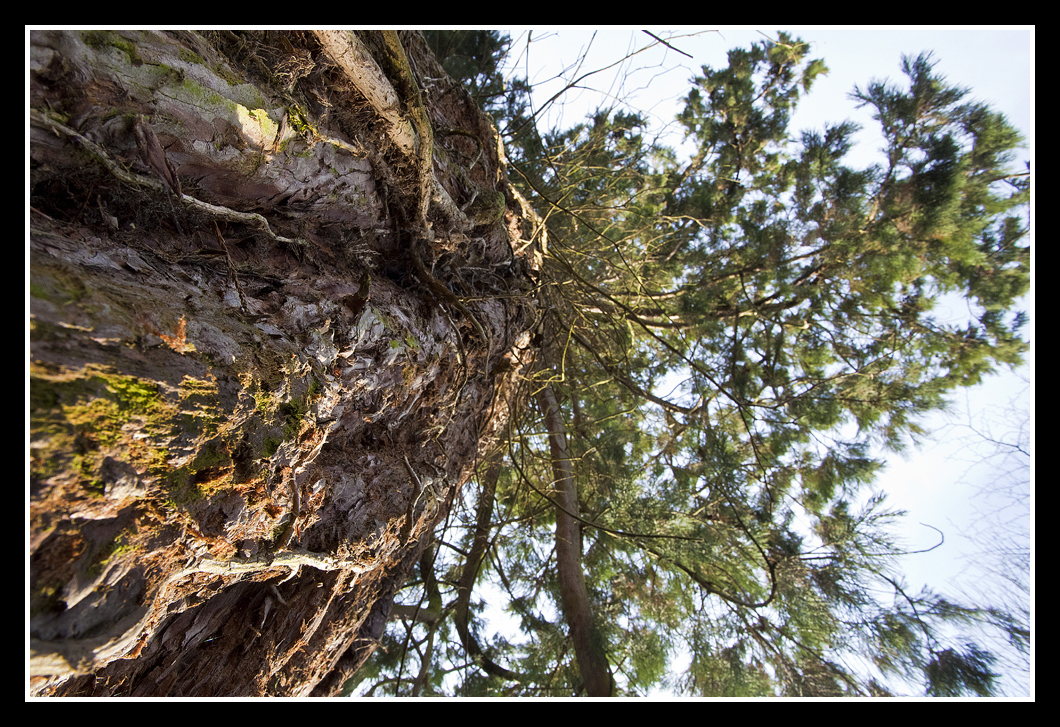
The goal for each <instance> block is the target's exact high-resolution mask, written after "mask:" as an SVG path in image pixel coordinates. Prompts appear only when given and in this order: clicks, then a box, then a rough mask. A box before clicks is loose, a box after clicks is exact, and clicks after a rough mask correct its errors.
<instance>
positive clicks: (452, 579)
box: [358, 34, 1030, 696]
mask: <svg viewBox="0 0 1060 727" xmlns="http://www.w3.org/2000/svg"><path fill="white" fill-rule="evenodd" d="M445 40H446V39H445V38H443V37H439V38H435V39H433V40H432V42H436V43H439V44H444V42H445ZM449 40H450V41H453V42H452V43H451V44H450V45H449V46H446V47H449V48H456V47H457V45H458V44H457V43H456V41H457V40H459V41H460V45H459V47H461V48H464V47H466V48H470V49H472V53H471V54H472V55H475V54H477V55H475V57H476V58H478V59H479V60H480V61H481V59H482V57H483V56H484V55H485V56H486V57H489V58H491V59H492V65H490V64H488V63H487V64H485V65H483V64H482V63H479V64H478V65H474V64H472V63H471V62H470V60H468V59H467V58H465V61H467V62H466V63H465V64H464V65H465V66H466V67H467V68H470V69H472V70H470V71H467V72H466V73H467V75H468V77H469V78H472V79H473V84H472V87H473V88H474V89H476V90H483V89H491V91H490V93H492V94H494V95H491V96H490V97H489V100H488V101H487V102H486V104H487V108H488V109H490V110H492V111H493V112H494V115H495V118H497V119H498V122H499V125H500V126H501V128H502V132H503V131H504V130H505V129H506V130H507V132H506V133H507V134H508V137H507V138H508V150H507V151H508V154H509V158H510V160H511V166H510V168H509V174H510V175H511V177H512V179H513V181H514V182H516V184H517V185H518V186H519V187H520V188H521V189H522V190H523V192H524V195H525V196H526V197H527V199H528V200H529V201H530V203H531V205H532V206H533V207H534V208H535V209H536V210H537V211H538V212H539V213H540V215H541V223H542V224H541V230H542V233H541V234H542V235H545V236H546V239H545V249H546V250H547V256H546V258H545V260H544V268H543V270H542V271H541V293H540V295H541V310H542V317H543V318H542V323H541V329H540V331H541V334H540V335H541V336H542V343H541V353H540V355H539V360H538V362H537V368H536V370H535V372H534V374H533V375H532V376H531V377H529V378H528V379H527V380H526V381H525V382H524V390H523V396H522V398H521V401H522V408H521V409H519V410H518V411H519V414H518V416H517V417H516V419H515V421H514V422H513V428H512V430H511V432H510V436H509V437H508V441H507V443H506V445H505V449H504V451H503V452H499V453H498V455H497V457H498V459H496V460H494V461H492V462H489V463H486V464H485V465H484V466H483V475H482V487H481V488H480V490H479V491H478V492H476V493H469V494H468V495H467V497H468V502H467V503H466V510H465V511H464V512H463V513H461V512H460V511H459V508H455V509H454V517H453V519H452V521H451V525H450V527H449V528H448V529H447V530H445V531H444V532H439V533H438V545H437V547H436V548H435V549H434V550H433V551H429V556H430V557H426V558H425V561H424V564H423V565H424V567H423V569H422V578H421V579H419V580H417V582H415V583H410V584H409V585H408V587H407V590H406V592H405V593H404V594H403V596H404V598H405V599H406V600H407V601H412V602H415V601H416V600H420V601H421V603H423V604H427V603H428V602H429V603H430V604H431V607H432V609H433V608H434V607H435V605H437V607H438V608H437V609H436V611H441V612H442V613H445V614H447V615H451V616H452V618H448V617H447V618H442V619H437V620H433V621H430V622H427V621H425V620H423V619H420V620H418V621H417V620H413V619H406V620H405V621H404V622H402V623H400V624H396V625H395V627H394V628H392V629H391V630H390V632H389V633H388V635H387V639H388V643H387V644H386V648H385V650H382V651H381V653H380V657H379V660H378V661H377V662H375V663H373V664H372V665H370V667H368V668H366V669H365V670H363V671H362V673H361V674H360V675H359V678H360V679H361V684H360V685H359V687H358V692H359V693H372V694H377V695H379V694H412V693H416V694H430V693H434V694H443V693H444V694H457V695H512V694H520V695H556V696H563V695H572V694H575V695H576V694H586V693H589V694H592V693H593V690H592V688H591V687H589V686H588V685H589V684H590V683H591V681H592V677H593V675H592V674H591V673H590V672H591V668H590V667H589V666H588V665H587V664H586V663H585V662H586V660H587V658H588V657H586V656H585V655H584V654H583V652H582V651H580V650H579V649H578V644H577V637H576V635H575V634H572V631H574V630H575V629H574V626H573V621H574V619H575V616H577V614H572V613H571V607H570V605H569V604H568V603H567V601H566V599H565V597H564V595H563V593H562V590H563V584H562V580H563V577H562V573H561V572H560V570H559V568H561V567H562V566H557V561H560V562H562V558H563V547H564V546H563V545H562V544H561V543H560V542H559V539H558V538H557V537H556V533H557V532H558V531H559V529H560V528H561V527H565V526H564V523H567V525H568V526H569V524H570V523H571V522H574V523H576V526H577V527H576V531H577V533H578V538H575V539H576V540H577V539H580V542H575V543H573V544H572V547H573V548H574V549H575V551H576V553H577V557H578V559H579V560H580V563H581V568H582V574H583V576H584V579H585V585H586V588H587V594H588V603H587V605H588V608H589V609H590V611H591V613H590V615H591V622H592V626H591V629H590V631H589V632H588V636H589V638H590V639H591V641H592V649H593V653H594V654H596V655H599V656H602V659H603V663H602V667H601V668H603V669H605V670H606V671H607V672H608V673H609V675H610V678H611V680H612V683H611V689H610V692H611V693H613V694H629V695H635V694H644V693H647V692H648V691H649V690H652V689H656V688H660V687H665V688H667V689H670V690H672V691H674V692H676V693H686V694H691V695H702V696H723V695H724V696H757V695H789V696H796V695H804V696H840V695H879V694H890V693H892V692H895V691H896V690H897V691H898V692H901V693H912V694H917V693H919V694H927V695H938V696H952V695H962V694H965V695H989V694H992V693H993V692H994V689H995V678H996V675H995V674H994V673H993V671H992V668H993V666H992V665H993V657H992V656H991V654H989V653H988V652H986V651H985V650H983V649H982V648H981V647H980V646H979V645H977V643H976V642H975V634H976V629H978V628H980V627H981V626H980V625H981V624H983V623H986V622H987V621H990V622H993V623H1004V622H1005V621H1004V619H1003V618H998V614H993V613H985V612H982V611H979V610H977V609H974V608H971V607H967V606H963V605H961V604H957V603H954V602H952V601H951V600H948V599H947V598H945V597H943V596H941V595H939V594H936V593H933V592H930V591H922V592H912V591H910V590H909V589H908V588H907V586H906V585H905V584H904V582H903V581H902V577H901V574H900V573H899V572H897V570H896V568H895V563H896V558H897V556H898V555H899V554H900V552H901V551H900V548H899V547H898V546H897V545H896V544H895V543H894V542H893V540H892V538H891V536H890V535H889V532H890V531H889V523H891V522H892V521H893V519H894V518H896V517H899V516H900V515H901V513H897V512H892V511H889V510H888V509H887V507H886V504H885V502H884V496H883V495H882V494H873V489H872V487H871V486H872V484H873V482H874V476H875V474H876V472H877V471H878V470H879V468H880V466H881V460H880V457H881V455H882V454H883V453H884V452H885V451H886V450H887V449H900V448H901V447H902V446H903V444H904V443H906V442H908V441H909V438H910V437H913V436H916V435H917V434H918V433H920V430H919V429H918V421H919V419H920V417H921V415H923V414H925V413H926V412H929V411H931V410H934V409H938V408H940V407H942V406H943V405H944V404H945V402H946V397H947V395H948V393H949V392H952V391H953V390H954V389H956V388H957V387H963V386H969V385H973V384H976V383H978V382H979V381H981V380H982V379H983V377H984V376H986V375H988V374H989V373H990V372H992V371H993V370H994V369H995V368H996V367H998V366H1000V365H1012V366H1014V365H1016V364H1018V363H1020V362H1021V361H1022V359H1023V356H1024V354H1025V353H1026V350H1027V345H1026V343H1025V341H1024V340H1023V339H1022V338H1021V335H1020V330H1021V327H1022V326H1023V324H1024V323H1025V315H1024V314H1023V313H1021V312H1019V311H1018V310H1016V307H1017V301H1018V298H1019V297H1020V296H1021V295H1023V294H1024V293H1026V291H1027V289H1028V286H1029V275H1030V251H1029V247H1028V246H1027V243H1026V238H1027V232H1028V231H1027V229H1026V227H1025V225H1024V224H1023V222H1022V221H1021V220H1022V219H1023V218H1022V217H1021V209H1022V207H1023V205H1025V204H1026V203H1027V202H1028V198H1029V170H1019V169H1013V168H1012V167H1011V166H1010V164H1011V162H1012V156H1011V152H1012V150H1013V149H1014V148H1015V147H1016V146H1017V145H1018V144H1020V143H1021V141H1022V140H1021V139H1020V137H1019V134H1018V133H1017V132H1016V131H1015V130H1014V129H1013V128H1012V127H1011V126H1010V125H1009V123H1008V122H1007V121H1006V120H1005V118H1004V117H1003V116H1002V115H1001V114H999V113H997V112H995V111H993V110H991V109H990V108H989V107H987V106H985V105H983V104H980V103H976V102H974V101H972V100H970V98H969V94H968V92H967V91H966V90H964V89H960V88H956V87H954V86H952V85H950V84H948V83H947V82H946V80H945V79H944V78H942V77H941V76H939V75H938V74H937V73H935V71H934V64H933V61H932V58H931V56H930V55H929V54H924V55H920V56H918V57H915V58H905V59H904V60H903V61H902V71H903V73H904V76H905V81H904V83H902V84H893V83H886V82H878V81H872V82H870V83H869V84H868V85H867V86H865V87H860V86H859V87H858V88H856V89H854V90H853V92H852V94H851V99H852V102H853V103H854V104H858V105H860V106H865V107H868V108H869V109H870V110H871V111H872V114H873V118H874V119H875V121H876V122H877V123H878V125H879V128H880V131H881V133H882V135H883V138H884V140H885V148H884V149H883V150H882V152H881V154H880V158H879V160H878V161H877V163H875V164H874V165H872V166H868V167H864V168H862V167H854V166H850V165H848V163H847V162H846V161H845V159H846V156H847V153H848V152H849V151H850V149H851V147H852V143H853V142H852V139H853V135H854V134H855V132H856V131H857V130H858V129H857V127H856V126H855V125H854V124H852V123H848V122H842V123H836V124H834V125H830V126H827V127H826V128H824V129H822V130H819V131H814V132H804V133H802V134H801V137H800V138H798V139H795V138H793V135H794V133H795V130H793V129H791V128H790V127H789V121H790V119H791V116H792V113H793V112H794V110H795V108H796V106H797V104H798V103H799V102H800V100H801V99H803V98H804V97H805V96H806V95H807V94H808V93H810V92H811V91H812V86H813V83H814V81H815V79H817V78H818V77H819V76H820V75H821V74H823V73H826V72H827V69H826V66H825V64H824V62H823V61H822V60H815V59H811V58H810V57H809V56H808V55H807V54H808V51H809V46H808V44H806V43H805V42H803V41H801V40H799V39H797V38H793V37H790V36H788V35H785V34H780V36H779V38H778V39H777V40H776V41H769V42H765V41H763V42H760V43H757V44H755V45H754V46H752V47H751V48H747V49H737V50H733V51H731V52H730V53H729V64H728V66H727V67H726V68H720V69H714V68H709V67H704V68H703V69H702V75H700V76H698V77H696V78H695V79H694V84H693V86H692V88H691V89H690V91H689V92H688V95H687V97H686V98H685V103H684V108H683V110H682V111H681V113H680V116H679V121H680V124H681V125H682V126H683V128H684V130H685V133H686V135H687V141H689V142H691V143H692V144H693V151H692V153H691V154H690V156H689V158H681V157H679V156H678V155H677V154H676V153H675V152H674V151H672V150H669V149H665V148H660V147H658V146H657V145H654V144H652V143H650V142H649V141H648V140H647V139H646V138H645V122H644V120H643V119H642V118H640V117H638V116H636V115H633V114H628V113H623V112H612V111H609V110H601V111H599V112H598V113H596V114H595V115H594V116H593V117H592V118H590V119H588V120H586V122H584V123H583V124H581V125H578V126H576V127H574V128H572V129H566V130H555V131H548V132H543V131H539V130H537V129H535V128H534V127H533V123H532V117H528V116H527V106H526V103H525V98H524V97H521V96H520V95H519V93H518V91H519V89H520V88H525V85H522V86H515V87H509V88H508V92H507V95H503V94H500V93H499V92H501V91H503V90H504V89H503V87H502V86H501V85H500V82H499V79H500V76H499V74H498V72H497V70H496V61H497V59H498V57H499V53H500V51H501V50H502V49H503V48H504V47H505V43H504V39H502V38H500V37H499V36H498V35H496V34H494V35H492V36H489V37H483V38H479V39H478V40H479V41H480V42H479V43H478V44H477V45H476V44H475V43H474V42H472V40H473V39H469V38H461V39H453V38H450V39H449ZM483 44H485V45H483ZM439 47H442V46H441V45H440V46H439ZM469 57H470V56H469ZM453 63H454V65H452V66H451V67H452V68H461V67H464V66H461V65H459V64H458V63H456V61H453ZM447 67H450V66H447ZM457 72H460V71H457ZM946 295H949V296H960V297H961V298H962V299H963V300H965V301H966V303H967V307H968V309H969V310H970V311H972V314H973V315H972V316H971V318H970V320H969V321H967V322H964V323H961V324H959V325H955V324H952V323H948V322H945V321H943V320H940V319H939V318H938V317H937V315H936V313H935V310H934V308H935V306H936V304H937V303H938V302H939V301H940V299H941V298H942V296H946ZM535 401H538V402H541V405H540V406H539V407H536V408H535V407H534V402H535ZM547 402H555V405H554V406H555V407H558V409H556V410H554V409H553V406H552V405H550V404H548V403H547ZM553 419H557V420H559V421H561V422H562V425H561V426H562V429H563V434H564V436H565V441H566V443H567V450H566V451H565V452H564V451H563V450H557V448H556V447H555V443H556V441H555V439H554V438H553V436H552V435H555V433H556V429H557V426H560V425H556V424H554V423H553V421H552V420H553ZM561 453H562V454H561ZM501 457H503V460H501V459H500V458H501ZM560 458H562V460H563V461H562V462H559V461H557V460H558V459H560ZM501 462H503V466H500V463H501ZM561 465H562V466H561ZM568 470H569V472H570V475H569V476H570V477H571V478H572V479H573V482H574V483H575V488H574V492H575V494H576V497H574V499H573V500H571V499H570V498H567V497H566V496H565V494H564V493H563V492H561V491H560V489H561V486H563V485H564V483H565V480H566V478H567V475H566V474H564V473H565V472H567V471H568ZM476 498H477V501H476ZM461 517H463V520H461V519H460V518H461ZM484 589H489V591H490V593H492V594H493V595H492V596H490V599H491V601H496V599H497V595H496V594H502V597H503V598H504V599H505V600H506V602H505V603H504V604H503V608H504V609H506V610H507V612H508V613H509V614H510V615H511V616H512V617H513V618H514V619H515V620H516V622H517V624H518V629H519V631H520V634H519V635H515V634H511V635H509V636H508V637H507V639H508V640H505V639H504V638H500V637H494V638H492V639H487V635H486V633H484V632H481V631H479V630H478V628H477V626H478V625H479V622H477V621H476V617H480V616H481V614H482V613H483V607H484V600H483V599H484V596H483V595H481V594H482V593H483V592H484ZM446 603H448V604H450V605H449V606H446V605H445V604H446ZM492 605H498V604H496V603H493V604H492ZM424 609H426V605H424ZM436 611H432V613H433V612H436ZM581 615H584V614H581ZM951 626H954V627H955V628H951ZM1014 636H1015V635H1014ZM682 654H683V655H687V657H686V658H687V659H689V661H688V666H687V668H683V670H680V671H675V668H674V666H673V663H674V661H673V660H674V659H676V658H677V657H678V655H682ZM895 685H903V686H901V687H896V686H895ZM903 689H904V690H905V691H904V692H902V690H903Z"/></svg>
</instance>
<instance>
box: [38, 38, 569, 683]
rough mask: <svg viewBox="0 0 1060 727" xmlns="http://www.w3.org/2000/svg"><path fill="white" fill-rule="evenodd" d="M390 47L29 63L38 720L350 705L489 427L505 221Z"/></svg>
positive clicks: (48, 42) (102, 49) (492, 180)
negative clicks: (309, 702)
mask: <svg viewBox="0 0 1060 727" xmlns="http://www.w3.org/2000/svg"><path fill="white" fill-rule="evenodd" d="M394 37H396V36H385V37H384V36H382V35H381V34H372V33H368V34H361V35H359V36H358V35H354V34H352V33H333V32H329V33H318V34H313V33H300V32H292V33H286V32H285V33H280V32H273V31H266V32H253V33H239V34H236V33H230V32H218V33H183V32H164V33H149V32H134V31H119V32H103V31H81V32H59V31H39V32H34V33H32V34H31V40H30V46H31V48H30V50H31V55H30V61H31V67H30V82H31V87H30V128H31V168H30V174H31V180H30V181H31V202H30V203H31V223H30V224H31V234H30V251H29V254H30V260H31V267H30V271H31V278H30V339H31V360H30V364H29V366H30V429H31V439H30V475H29V480H30V482H29V486H30V571H31V593H30V606H31V693H32V694H34V695H53V696H65V695H97V696H102V695H122V696H124V695H129V696H163V695H169V696H215V695H227V696H242V695H291V696H295V695H301V696H304V695H328V694H334V693H337V692H338V691H339V690H340V689H341V687H342V684H343V682H344V681H345V679H346V678H348V677H349V676H350V675H351V674H352V673H353V672H354V671H356V669H357V668H358V667H359V666H360V665H361V664H362V663H363V662H364V660H365V659H366V658H367V657H368V656H369V655H370V654H371V652H372V651H373V649H374V648H375V644H376V643H377V640H378V639H379V637H380V635H381V633H382V630H383V627H384V624H385V621H386V618H387V615H388V612H389V611H390V608H391V606H392V599H393V594H394V592H395V591H396V589H397V588H398V587H400V586H401V584H402V583H403V581H404V580H405V578H406V575H407V574H408V572H409V571H410V569H411V568H412V567H413V566H414V564H415V563H416V562H417V560H418V559H419V558H420V554H421V552H422V551H423V549H424V548H425V547H426V545H427V543H428V541H429V537H430V533H431V531H432V529H433V528H434V526H435V525H436V524H437V523H438V522H440V521H441V520H443V519H444V518H445V514H446V512H447V509H448V508H449V507H450V504H451V503H452V501H453V498H454V497H455V496H456V494H457V492H458V491H459V489H460V487H461V486H462V485H463V483H464V482H466V480H467V479H468V477H469V475H470V473H471V471H472V470H473V468H474V467H475V465H476V463H477V460H478V457H479V455H480V453H482V452H484V450H485V448H486V446H487V443H488V442H489V441H490V440H491V439H492V438H494V437H495V435H496V433H497V432H498V431H499V429H500V427H501V426H502V425H503V417H504V416H505V412H506V411H507V408H506V406H504V397H505V392H506V390H507V387H508V385H509V383H510V382H511V381H512V380H514V378H515V377H516V376H518V375H519V373H520V372H521V371H522V370H524V369H523V367H524V366H526V365H529V364H530V363H531V360H532V358H533V351H532V350H529V345H530V344H529V341H530V336H529V335H528V331H529V329H530V328H531V327H532V325H533V324H534V317H533V310H532V307H531V303H530V302H529V301H530V298H529V297H527V296H525V295H522V294H524V293H526V292H527V291H529V290H530V289H531V287H532V283H531V281H530V279H529V277H528V276H527V275H526V271H527V269H528V267H532V262H531V261H530V260H528V259H524V258H523V257H521V256H517V255H515V254H514V253H513V242H514V241H516V239H517V238H519V237H520V236H521V235H522V234H523V233H522V229H523V222H524V220H523V219H522V217H521V214H522V213H521V212H520V210H521V209H522V208H521V206H520V205H519V204H516V203H515V202H516V198H515V195H514V192H513V191H512V190H511V189H510V187H509V186H508V182H507V178H506V176H505V173H504V160H503V152H502V151H501V150H500V145H499V141H498V138H497V135H496V132H495V130H494V129H493V128H492V125H491V124H490V122H489V119H488V117H486V116H485V115H483V114H482V113H481V112H480V111H479V110H478V109H477V108H475V106H474V104H473V103H472V102H471V100H470V98H469V97H468V96H467V94H466V93H464V92H463V91H462V90H461V89H459V87H457V86H456V84H455V83H453V82H452V81H450V80H449V79H448V78H447V77H445V74H444V72H443V71H442V70H441V69H440V68H439V67H437V65H436V64H435V63H434V60H433V58H432V57H431V56H430V53H429V51H427V50H426V47H425V46H424V45H423V43H422V39H421V38H420V36H419V35H418V34H417V33H402V34H401V35H400V45H401V46H403V47H404V51H405V52H406V53H407V63H408V70H409V71H410V72H411V76H412V78H414V79H415V82H416V83H417V84H418V86H419V89H420V90H421V91H422V97H423V102H422V103H423V106H422V108H425V109H426V114H427V117H428V119H429V123H430V125H431V126H432V127H433V128H434V139H433V164H431V166H430V168H429V169H427V170H425V169H424V167H423V166H422V164H421V163H422V160H423V159H424V155H423V153H422V152H423V147H422V146H421V141H423V139H422V138H421V135H419V134H417V133H416V128H417V126H416V124H414V123H413V122H412V121H410V119H412V118H413V116H414V115H415V112H414V109H413V108H412V106H413V101H412V100H411V99H410V98H409V97H408V90H407V89H406V90H405V93H401V92H399V91H395V86H397V88H399V89H400V88H402V85H401V84H398V83H396V82H395V81H396V79H395V78H394V73H395V71H394V70H393V69H392V68H391V67H390V66H389V65H388V63H389V62H391V61H392V59H390V60H387V58H388V57H387V56H386V55H385V54H384V53H383V49H384V48H387V47H388V41H392V40H393V39H394ZM400 80H402V81H407V80H408V76H407V75H406V76H403V77H402V79H400ZM443 132H445V133H443ZM447 132H459V133H447ZM428 136H429V135H428ZM428 141H429V139H428ZM426 158H427V159H428V160H431V158H432V157H431V156H430V155H428V156H427V157H426ZM425 172H426V174H425ZM424 180H426V183H424ZM425 188H426V190H427V194H428V195H429V196H430V200H429V204H427V202H426V201H425V200H424V199H423V196H422V195H423V193H424V192H423V190H424V189H425ZM422 209H426V210H427V218H428V220H429V222H430V223H431V227H430V229H429V230H427V231H423V230H417V231H416V232H418V233H422V232H426V233H427V234H425V235H418V236H417V238H416V239H417V240H418V241H414V240H413V236H412V234H411V231H410V230H408V229H403V228H402V226H401V225H400V224H399V223H398V220H409V221H413V220H416V219H417V210H422ZM526 237H529V235H528V234H527V235H526ZM414 246H415V247H414ZM520 247H525V246H520ZM447 291H448V292H447ZM502 358H506V359H507V362H506V363H504V365H498V364H500V363H501V359H502ZM512 364H514V365H512ZM494 371H504V372H505V373H504V374H503V375H499V374H498V375H494V373H493V372H494ZM579 658H580V657H579Z"/></svg>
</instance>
